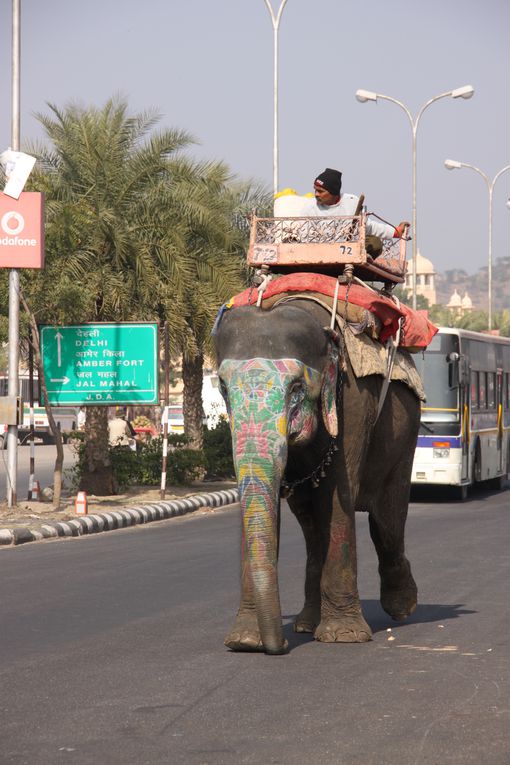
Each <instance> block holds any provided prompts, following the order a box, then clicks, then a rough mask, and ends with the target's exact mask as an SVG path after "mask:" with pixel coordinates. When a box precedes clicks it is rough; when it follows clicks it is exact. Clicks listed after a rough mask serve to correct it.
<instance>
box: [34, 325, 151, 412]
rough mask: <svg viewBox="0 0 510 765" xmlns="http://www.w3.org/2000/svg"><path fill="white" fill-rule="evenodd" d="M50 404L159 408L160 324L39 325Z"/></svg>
mask: <svg viewBox="0 0 510 765" xmlns="http://www.w3.org/2000/svg"><path fill="white" fill-rule="evenodd" d="M39 330H40V337H41V356H42V360H43V367H44V376H45V378H46V386H47V388H48V399H49V402H50V404H53V405H55V406H62V405H66V404H83V405H87V404H88V405H89V406H90V405H92V404H94V405H98V404H106V405H109V404H157V403H158V325H157V324H131V323H129V324H128V323H126V324H81V325H73V326H66V327H53V326H48V325H45V326H41V327H40V328H39Z"/></svg>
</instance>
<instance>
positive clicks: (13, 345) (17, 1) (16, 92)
mask: <svg viewBox="0 0 510 765" xmlns="http://www.w3.org/2000/svg"><path fill="white" fill-rule="evenodd" d="M20 47H21V0H12V79H11V112H12V113H11V147H12V149H13V150H14V151H19V146H20ZM19 286H20V276H19V271H18V269H16V268H13V269H11V270H10V271H9V373H8V388H7V390H8V394H9V396H19ZM7 478H8V480H7V506H8V507H15V506H16V504H17V501H18V500H17V481H18V426H17V425H9V428H8V431H7Z"/></svg>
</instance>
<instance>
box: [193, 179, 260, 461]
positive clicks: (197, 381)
mask: <svg viewBox="0 0 510 765" xmlns="http://www.w3.org/2000/svg"><path fill="white" fill-rule="evenodd" d="M204 182H205V188H206V192H205V196H204V205H205V206H206V207H207V208H208V209H207V214H206V215H205V216H204V218H203V220H201V221H200V222H198V221H197V219H196V218H195V219H193V220H189V231H188V237H187V247H186V252H187V257H188V259H189V264H190V267H191V269H192V270H193V279H192V281H191V282H189V283H188V284H187V285H185V288H184V291H183V293H182V302H183V304H184V305H185V306H186V312H185V313H184V315H183V319H184V322H185V332H184V335H183V336H181V337H182V341H181V346H180V347H181V351H182V377H183V383H184V399H183V413H184V424H185V432H186V435H187V436H188V438H189V440H190V445H191V446H192V447H193V448H196V449H201V448H202V444H203V426H202V420H203V408H202V381H203V367H204V359H205V357H206V354H208V353H211V352H212V343H211V329H212V326H213V322H214V318H215V316H216V314H217V312H218V309H219V308H220V307H221V305H222V304H223V303H225V302H226V301H227V300H228V299H229V298H230V297H231V296H232V295H234V294H235V293H236V292H239V291H240V290H242V289H243V288H244V287H245V286H246V282H247V275H248V274H247V268H246V257H245V249H246V245H247V242H248V233H249V227H248V225H247V217H248V212H250V213H251V212H252V211H253V209H259V210H260V211H262V212H264V213H265V212H267V208H268V206H269V200H270V196H269V194H268V192H267V191H266V190H265V189H264V188H263V187H260V186H257V185H256V184H254V183H253V182H251V181H247V182H244V183H241V182H239V181H238V180H236V179H232V178H230V177H229V175H228V171H227V168H226V167H225V166H224V165H221V164H219V165H218V164H217V165H214V166H210V167H209V168H208V171H207V173H205V174H204Z"/></svg>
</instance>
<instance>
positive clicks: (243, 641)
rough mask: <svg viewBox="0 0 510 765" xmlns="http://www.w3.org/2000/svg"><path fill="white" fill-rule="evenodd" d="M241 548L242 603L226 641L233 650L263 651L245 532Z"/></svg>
mask: <svg viewBox="0 0 510 765" xmlns="http://www.w3.org/2000/svg"><path fill="white" fill-rule="evenodd" d="M241 549H242V552H241V603H240V605H239V610H238V612H237V616H236V618H235V621H234V624H233V625H232V628H231V629H230V630H229V632H228V633H227V635H226V636H225V640H224V643H225V645H226V646H227V648H230V649H231V650H232V651H263V650H264V646H263V643H262V638H261V636H260V630H259V625H258V621H257V613H256V610H255V599H254V597H253V588H252V584H251V576H250V569H249V562H248V558H247V555H246V543H245V539H244V534H243V542H242V548H241Z"/></svg>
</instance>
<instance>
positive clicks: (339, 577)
mask: <svg viewBox="0 0 510 765" xmlns="http://www.w3.org/2000/svg"><path fill="white" fill-rule="evenodd" d="M330 319H331V316H330V313H329V312H328V310H327V307H326V306H322V305H320V304H318V303H315V302H310V301H308V300H306V299H302V298H296V299H293V300H290V301H286V302H280V303H278V304H276V305H274V306H273V307H271V308H270V309H269V310H263V309H262V308H260V307H256V306H241V307H236V308H234V309H232V310H229V311H224V312H223V314H222V317H221V321H220V322H219V323H217V328H216V330H215V337H214V342H215V350H216V355H217V362H218V373H219V377H220V385H221V389H222V393H223V395H224V398H225V402H226V405H227V410H228V414H229V419H230V427H231V434H232V446H233V456H234V464H235V469H236V477H237V482H238V487H239V504H240V508H241V518H242V534H241V602H240V606H239V610H238V612H237V616H236V619H235V622H234V624H233V626H232V628H231V629H230V631H229V632H228V634H227V636H226V638H225V645H226V646H227V647H228V648H230V649H231V650H233V651H264V652H265V653H266V654H282V653H285V652H286V651H287V650H288V645H287V641H286V640H285V638H284V632H283V626H282V617H281V607H280V598H279V590H278V578H277V559H278V547H279V531H280V496H281V495H283V496H285V494H286V495H288V496H287V501H288V504H289V506H290V509H291V511H292V513H293V514H294V515H295V517H296V519H297V521H298V523H299V525H300V526H301V529H302V532H303V535H304V539H305V545H306V568H305V584H304V605H303V608H302V610H301V611H300V613H299V614H298V615H297V616H296V618H295V622H294V630H295V631H296V632H300V633H313V635H314V637H315V639H316V640H319V641H322V642H327V643H343V642H354V643H358V642H359V643H361V642H365V641H368V640H371V638H372V633H371V629H370V627H369V625H368V624H367V622H366V621H365V619H364V617H363V613H362V608H361V602H360V598H359V594H358V588H357V560H356V537H355V510H363V511H367V512H368V514H369V528H370V536H371V539H372V541H373V543H374V546H375V549H376V552H377V556H378V563H379V575H380V600H381V605H382V607H383V609H384V610H385V611H386V612H387V613H388V614H389V615H390V616H391V617H392V618H393V619H395V620H401V619H405V618H406V617H407V616H409V614H411V613H412V612H413V610H414V609H415V607H416V603H417V587H416V583H415V581H414V578H413V575H412V573H411V567H410V564H409V561H408V559H407V557H406V555H405V547H404V529H405V523H406V519H407V511H408V503H409V495H410V480H411V469H412V462H413V454H414V448H415V445H416V439H417V434H418V428H419V423H420V401H419V398H418V396H417V395H416V393H415V392H414V391H413V390H412V389H411V388H410V387H409V386H407V385H406V384H404V383H403V382H400V381H397V382H394V381H392V382H391V384H390V385H389V388H388V390H387V395H386V398H385V399H384V404H383V406H382V410H381V412H380V415H379V417H378V405H379V396H380V392H381V388H382V387H383V382H384V378H383V377H382V376H381V375H376V374H370V375H368V376H365V377H358V378H357V377H356V376H355V375H354V372H353V369H352V365H351V363H350V360H349V356H348V354H347V351H346V349H345V343H344V340H343V338H344V335H343V334H342V331H339V332H337V331H336V330H333V329H332V328H331V327H330ZM346 331H349V330H348V329H347V330H346Z"/></svg>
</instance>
